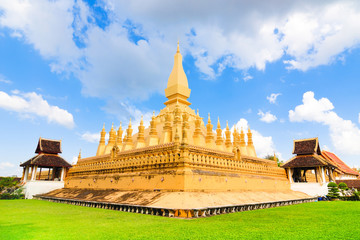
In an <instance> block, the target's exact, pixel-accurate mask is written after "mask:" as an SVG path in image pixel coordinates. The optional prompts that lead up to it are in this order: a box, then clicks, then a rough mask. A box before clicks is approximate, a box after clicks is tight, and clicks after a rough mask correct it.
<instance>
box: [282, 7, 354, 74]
mask: <svg viewBox="0 0 360 240" xmlns="http://www.w3.org/2000/svg"><path fill="white" fill-rule="evenodd" d="M319 7H320V6H319ZM359 7H360V6H359V2H356V1H335V2H332V3H330V4H325V5H324V6H323V8H322V9H321V10H320V9H319V8H313V9H311V10H309V11H307V12H296V13H294V14H292V15H291V16H289V17H288V21H287V22H286V23H285V24H284V25H283V26H281V27H280V31H281V33H282V34H283V38H282V40H281V42H282V44H284V46H286V47H287V48H286V52H287V54H288V55H290V56H292V57H293V59H291V60H287V61H284V62H285V63H286V64H288V68H289V69H300V70H303V71H305V70H307V69H309V68H313V67H317V66H319V65H326V64H330V63H332V62H334V61H336V60H340V61H343V57H344V56H343V55H342V53H343V52H345V51H347V50H351V49H352V48H355V47H359V44H360V30H358V29H360V21H358V19H359V18H360V10H359ZM319 13H320V14H319ZM354 29H356V30H354Z"/></svg>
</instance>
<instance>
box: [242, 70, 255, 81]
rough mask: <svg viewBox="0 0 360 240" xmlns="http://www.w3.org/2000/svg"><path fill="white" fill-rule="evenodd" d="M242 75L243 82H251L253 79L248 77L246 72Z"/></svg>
mask: <svg viewBox="0 0 360 240" xmlns="http://www.w3.org/2000/svg"><path fill="white" fill-rule="evenodd" d="M243 75H244V77H243V80H244V81H245V82H247V81H249V80H251V79H253V78H254V77H253V76H251V75H249V74H248V73H247V72H245V73H244V74H243Z"/></svg>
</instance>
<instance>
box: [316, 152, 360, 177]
mask: <svg viewBox="0 0 360 240" xmlns="http://www.w3.org/2000/svg"><path fill="white" fill-rule="evenodd" d="M321 154H322V155H323V156H324V157H325V158H326V159H328V160H330V161H332V162H333V163H334V165H335V166H337V167H338V168H339V169H340V170H341V171H342V172H344V173H347V174H352V175H356V176H359V175H360V173H359V172H357V171H355V170H353V169H351V168H350V167H349V166H348V165H346V164H345V163H344V162H343V161H342V160H341V159H340V158H339V157H338V156H336V155H335V154H334V153H332V152H328V151H322V152H321Z"/></svg>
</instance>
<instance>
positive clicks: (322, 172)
mask: <svg viewBox="0 0 360 240" xmlns="http://www.w3.org/2000/svg"><path fill="white" fill-rule="evenodd" d="M321 176H322V179H323V181H322V183H326V178H325V172H324V167H321Z"/></svg>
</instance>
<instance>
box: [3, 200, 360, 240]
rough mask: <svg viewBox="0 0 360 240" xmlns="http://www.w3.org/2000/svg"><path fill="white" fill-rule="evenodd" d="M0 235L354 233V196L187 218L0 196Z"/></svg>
mask: <svg viewBox="0 0 360 240" xmlns="http://www.w3.org/2000/svg"><path fill="white" fill-rule="evenodd" d="M0 239H52V240H54V239H360V202H340V201H338V202H315V203H305V204H299V205H294V206H287V207H279V208H272V209H263V210H255V211H250V212H241V213H232V214H226V215H219V216H214V217H210V218H200V219H193V220H184V219H173V218H165V217H157V216H149V215H142V214H136V213H126V212H118V211H112V210H105V209H96V208H87V207H80V206H73V205H67V204H60V203H52V202H46V201H40V200H0Z"/></svg>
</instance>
